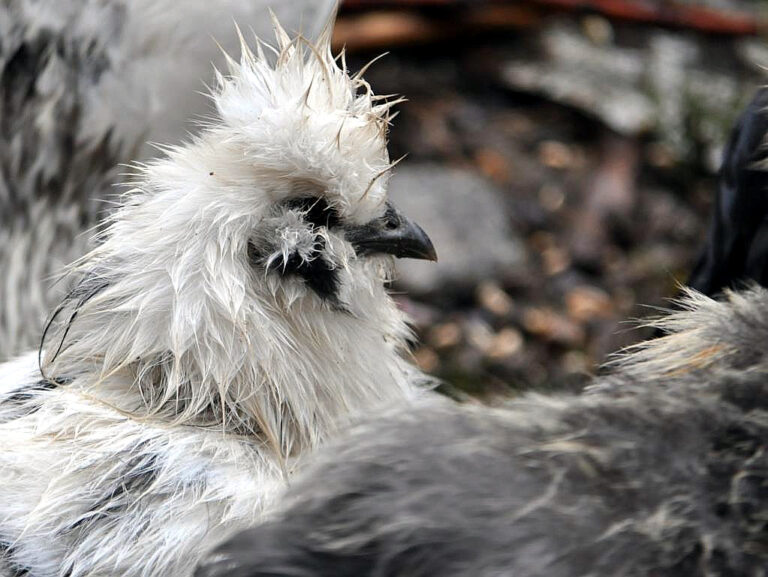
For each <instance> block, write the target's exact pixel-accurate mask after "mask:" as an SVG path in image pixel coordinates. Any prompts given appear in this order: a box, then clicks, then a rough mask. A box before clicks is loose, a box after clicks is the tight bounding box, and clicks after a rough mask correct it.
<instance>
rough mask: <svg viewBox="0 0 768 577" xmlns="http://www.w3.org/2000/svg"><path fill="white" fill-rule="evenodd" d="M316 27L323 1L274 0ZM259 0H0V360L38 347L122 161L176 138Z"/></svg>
mask: <svg viewBox="0 0 768 577" xmlns="http://www.w3.org/2000/svg"><path fill="white" fill-rule="evenodd" d="M275 4H277V5H276V6H275V10H276V11H277V14H278V16H279V17H280V18H281V19H282V22H283V23H284V24H285V25H286V26H287V27H289V28H291V29H293V28H300V27H303V28H304V30H305V31H306V33H307V35H308V36H309V35H310V34H311V33H314V32H317V30H315V28H318V29H319V27H320V26H321V25H322V23H323V22H325V20H326V17H327V14H328V13H329V12H330V10H331V8H332V6H333V4H334V1H333V0H279V2H275ZM269 5H270V2H269V1H268V0H217V1H216V2H215V3H211V2H209V1H207V0H178V1H177V0H3V1H2V2H0V270H2V271H3V278H2V280H0V360H4V359H6V358H9V356H11V355H13V354H15V353H20V352H22V351H24V350H25V349H27V348H29V347H32V346H36V345H37V343H38V342H39V339H40V333H41V330H42V327H43V324H44V320H45V317H46V315H47V313H48V312H49V311H50V309H51V307H52V305H54V304H55V303H56V302H58V300H60V298H61V297H62V296H63V295H64V294H65V293H66V290H65V288H66V287H65V286H64V284H63V283H59V284H57V285H55V286H52V285H53V283H52V280H51V279H52V277H53V276H55V275H56V274H57V273H58V272H59V271H60V268H61V267H62V266H63V265H65V264H66V263H68V262H70V261H72V260H74V259H75V258H79V257H80V256H82V255H83V254H84V253H85V252H86V250H87V247H88V241H89V239H90V236H91V235H90V233H88V232H87V231H88V230H89V229H90V228H91V227H93V226H94V225H96V223H97V220H98V214H99V213H102V212H105V209H107V208H109V207H108V205H106V204H105V203H104V202H103V201H104V199H107V198H109V197H111V196H114V188H113V185H114V184H115V183H116V182H117V181H118V180H119V177H118V173H119V172H120V171H121V169H120V168H119V166H118V165H119V164H120V163H127V162H129V161H131V160H136V159H139V160H142V159H143V160H146V159H147V158H149V157H150V156H154V155H155V153H156V151H155V150H153V149H152V148H151V147H150V146H148V145H146V144H145V143H146V141H156V142H163V143H177V142H179V141H180V140H181V138H182V137H183V136H184V135H185V130H187V129H192V128H194V126H193V125H192V124H190V123H189V121H190V119H192V118H193V117H194V115H196V114H203V113H205V112H207V110H208V107H207V103H206V98H205V96H204V95H202V94H198V92H199V91H202V90H203V88H204V84H203V83H204V81H206V82H210V80H211V79H212V78H213V77H212V70H211V62H217V63H220V64H221V63H223V58H222V57H221V53H220V51H219V49H218V48H217V47H216V44H215V43H214V42H213V41H212V37H215V38H216V39H217V40H218V41H219V42H221V44H222V45H223V46H224V47H225V48H227V49H229V50H232V49H234V48H236V46H237V35H236V34H235V31H234V26H233V24H232V22H233V20H236V21H237V22H239V23H240V25H241V26H242V27H243V28H244V29H247V28H249V27H252V28H253V29H255V30H256V31H257V32H258V33H259V34H262V35H263V34H265V33H267V32H268V31H269V29H270V26H271V25H270V22H269V14H268V10H267V6H269Z"/></svg>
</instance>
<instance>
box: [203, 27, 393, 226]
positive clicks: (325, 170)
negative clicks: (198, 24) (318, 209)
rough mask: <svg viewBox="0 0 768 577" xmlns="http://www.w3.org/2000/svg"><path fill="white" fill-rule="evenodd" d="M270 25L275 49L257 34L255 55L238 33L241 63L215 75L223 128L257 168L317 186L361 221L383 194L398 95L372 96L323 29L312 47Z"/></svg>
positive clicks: (376, 206) (370, 214)
mask: <svg viewBox="0 0 768 577" xmlns="http://www.w3.org/2000/svg"><path fill="white" fill-rule="evenodd" d="M274 25H275V33H276V37H277V47H276V48H275V47H272V46H270V45H268V44H265V43H263V42H262V41H261V40H259V39H258V38H257V39H256V41H255V42H256V43H255V46H256V50H255V52H254V51H252V50H251V48H250V47H249V46H248V45H247V44H246V42H245V40H243V39H242V36H241V58H240V61H239V62H235V61H234V60H233V59H231V58H228V63H229V75H227V76H225V75H223V74H221V73H217V79H218V86H217V88H216V90H215V92H214V94H213V98H214V101H215V104H216V108H217V111H218V114H219V116H220V118H221V120H222V121H223V123H224V127H222V130H226V131H227V132H228V134H229V138H230V139H231V141H232V142H239V144H240V145H241V146H242V148H243V154H244V155H245V156H246V157H247V158H248V159H250V161H251V162H252V163H253V165H254V166H256V167H258V169H259V170H260V171H270V170H272V171H274V172H275V174H276V175H286V174H288V175H290V177H291V178H292V179H294V180H301V179H306V181H307V184H308V185H309V186H311V185H312V184H313V183H314V184H319V185H321V186H322V187H323V188H324V190H325V196H326V199H327V200H328V201H329V202H331V203H332V204H333V205H334V206H336V207H339V208H340V209H342V210H344V211H345V212H348V213H351V214H352V215H354V216H355V217H356V218H357V219H359V220H360V221H361V222H362V221H365V220H368V219H370V218H372V217H373V216H375V213H376V212H377V210H379V208H380V207H381V205H382V203H383V201H384V196H385V194H386V179H385V178H382V177H383V176H385V175H387V173H388V172H389V170H390V169H391V168H392V166H393V164H392V163H390V161H389V156H388V153H387V148H386V146H387V130H388V126H389V122H390V120H391V118H392V116H393V115H392V114H391V110H392V107H393V106H394V105H395V104H397V103H399V102H401V101H402V100H401V99H395V100H389V101H386V100H385V99H383V98H382V97H377V96H375V95H374V94H373V92H372V91H371V87H370V85H369V84H368V83H367V82H366V81H365V80H364V79H363V78H362V73H363V72H364V71H365V69H363V70H362V71H361V72H360V73H358V74H356V75H354V76H350V75H349V73H348V71H347V66H346V61H345V58H344V53H343V52H342V53H341V54H340V56H339V57H338V58H334V57H333V55H332V53H331V42H330V37H331V27H330V26H329V27H327V28H326V30H325V31H324V32H323V33H322V35H321V36H320V39H319V40H318V42H317V44H313V43H311V42H310V41H309V40H307V39H306V38H304V37H303V36H297V37H296V38H294V39H290V38H289V37H288V35H287V34H286V32H285V31H284V30H283V28H281V26H280V24H279V23H278V22H277V21H276V20H275V21H274ZM339 64H340V65H339Z"/></svg>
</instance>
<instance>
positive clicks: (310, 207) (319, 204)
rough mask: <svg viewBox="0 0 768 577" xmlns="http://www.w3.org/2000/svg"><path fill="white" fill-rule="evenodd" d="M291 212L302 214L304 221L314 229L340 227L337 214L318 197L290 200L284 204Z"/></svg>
mask: <svg viewBox="0 0 768 577" xmlns="http://www.w3.org/2000/svg"><path fill="white" fill-rule="evenodd" d="M286 205H287V207H288V208H289V209H291V210H298V211H301V212H302V213H303V214H304V220H305V221H307V222H310V223H312V224H313V225H314V226H315V227H321V226H324V227H326V228H335V227H338V226H340V225H341V219H340V218H339V214H338V212H336V209H334V208H333V207H332V206H329V205H328V202H327V201H326V200H325V199H324V198H322V197H320V196H304V197H300V198H292V199H290V200H289V201H288V202H287V203H286Z"/></svg>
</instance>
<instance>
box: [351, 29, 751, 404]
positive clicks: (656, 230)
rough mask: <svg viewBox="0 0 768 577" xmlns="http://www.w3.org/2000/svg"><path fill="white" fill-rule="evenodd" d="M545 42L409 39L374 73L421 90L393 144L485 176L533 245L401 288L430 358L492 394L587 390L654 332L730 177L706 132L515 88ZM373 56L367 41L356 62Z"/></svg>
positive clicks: (422, 354)
mask: <svg viewBox="0 0 768 577" xmlns="http://www.w3.org/2000/svg"><path fill="white" fill-rule="evenodd" d="M530 42H532V40H531V38H530V37H528V38H526V37H525V36H524V35H513V34H509V33H495V34H489V35H485V36H480V37H478V36H475V37H472V38H471V39H461V40H452V41H451V40H449V41H442V42H432V43H428V44H425V45H421V46H408V47H405V48H400V49H395V50H394V51H392V53H391V54H389V55H388V56H386V57H385V58H383V59H382V60H381V61H379V62H377V63H376V64H375V65H373V66H372V68H371V69H370V71H369V72H368V73H367V78H368V80H369V81H370V83H371V85H372V86H373V87H374V89H375V91H376V92H377V93H399V94H404V95H406V96H407V98H408V102H407V103H404V104H402V105H400V106H399V110H400V111H401V114H400V115H399V117H398V118H397V119H396V120H395V122H394V125H393V127H392V131H391V154H392V157H393V158H397V157H399V156H401V155H403V154H406V153H407V154H408V158H407V160H406V161H405V163H411V164H418V163H420V162H431V163H439V164H440V165H443V166H450V167H462V168H468V169H470V170H473V171H476V172H478V173H480V174H482V175H484V177H485V178H486V179H488V180H489V181H490V182H492V183H493V184H494V185H495V186H496V187H497V188H498V189H499V190H500V191H502V194H503V198H504V203H505V206H506V211H507V213H506V217H507V218H508V220H509V222H510V223H511V225H512V228H513V231H514V233H515V235H516V236H517V237H519V239H520V240H521V241H522V243H523V246H524V247H525V253H526V259H525V260H526V262H525V263H524V264H521V265H519V266H516V267H514V268H512V269H510V270H503V271H499V272H498V274H495V275H492V277H490V278H488V279H486V280H483V281H481V282H477V283H470V284H462V283H454V284H453V285H451V284H448V285H445V286H441V287H440V288H439V290H434V291H431V292H427V293H424V294H408V295H399V296H398V299H399V300H400V302H401V304H402V306H403V307H404V308H406V309H407V310H408V311H409V312H410V313H411V315H412V316H413V317H414V319H415V321H416V327H415V328H416V332H417V339H416V341H415V345H414V355H415V358H416V360H417V362H418V363H419V364H420V365H421V366H422V367H423V368H424V369H426V370H427V371H429V372H430V373H432V374H434V375H437V376H439V377H441V378H443V379H445V380H446V381H447V382H448V383H449V385H448V386H447V388H448V389H449V390H454V392H455V390H456V389H460V390H463V391H465V392H469V393H470V394H473V395H478V396H481V397H483V398H485V399H489V398H493V397H494V396H496V395H508V394H510V393H513V392H516V391H520V390H525V389H532V388H534V389H546V390H551V389H562V388H569V389H578V388H579V387H581V386H583V384H584V383H585V381H586V379H587V378H588V377H587V376H588V375H589V374H590V373H593V372H594V371H596V370H597V368H598V367H599V366H600V365H601V364H602V363H604V362H605V361H606V360H607V359H608V358H609V356H610V355H611V354H612V353H615V352H616V351H618V350H619V349H621V348H622V347H624V346H627V345H629V344H631V343H633V342H636V341H638V340H641V339H644V338H647V337H648V336H649V335H650V334H651V331H649V330H648V329H642V328H638V324H639V322H641V320H642V319H645V318H647V317H649V316H652V315H655V314H658V307H666V306H668V305H669V301H668V299H669V298H671V297H673V296H674V295H675V294H676V292H677V283H683V282H684V281H685V279H686V277H687V275H688V273H689V271H690V269H691V268H692V266H693V264H694V263H695V260H696V257H697V253H698V250H699V249H700V246H701V243H702V241H703V238H704V232H705V229H706V224H707V218H708V211H709V206H710V203H711V199H712V195H713V192H714V187H715V184H716V176H715V174H713V171H712V168H711V166H708V160H707V158H705V156H706V154H704V153H703V152H702V151H701V150H697V143H696V142H693V141H692V142H690V143H689V145H690V146H689V150H691V151H692V152H691V153H690V154H689V155H687V157H685V158H680V157H679V156H678V157H675V155H674V154H673V153H672V152H670V150H669V149H668V148H666V147H665V146H664V145H663V144H660V139H659V138H657V135H656V134H654V132H653V131H652V130H651V131H647V132H645V133H644V134H626V133H624V134H622V133H620V132H617V131H615V130H613V129H612V128H610V127H608V126H607V125H606V123H605V122H603V121H602V120H601V119H600V118H598V117H597V116H596V115H591V114H590V113H589V111H586V112H585V111H584V110H583V109H579V108H578V107H574V106H568V105H565V104H563V103H561V102H556V101H555V100H553V99H552V98H549V97H547V96H545V95H536V94H533V93H531V92H528V91H522V90H516V89H514V88H510V86H509V84H508V83H505V82H504V81H503V74H502V69H503V64H504V63H505V62H506V61H508V60H509V58H510V56H514V55H515V54H520V52H521V51H525V50H526V47H527V46H529V45H530ZM372 55H375V52H371V53H369V52H366V51H360V52H358V53H354V54H352V55H351V56H350V59H349V60H350V67H351V68H352V69H355V68H356V67H359V66H361V65H362V64H363V63H364V62H365V61H366V60H368V59H369V57H371V56H372ZM736 112H737V110H733V111H732V113H733V114H735V113H736ZM724 132H725V133H727V131H724ZM722 137H723V138H724V135H722ZM709 164H710V165H711V162H709ZM437 248H438V252H440V247H439V246H438V247H437ZM395 288H396V289H397V288H398V287H397V286H396V287H395Z"/></svg>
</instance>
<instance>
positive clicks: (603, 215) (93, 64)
mask: <svg viewBox="0 0 768 577" xmlns="http://www.w3.org/2000/svg"><path fill="white" fill-rule="evenodd" d="M268 5H273V6H274V8H276V10H277V14H278V17H279V18H280V19H281V21H283V23H284V24H285V25H286V27H287V28H288V29H289V30H295V29H297V28H302V29H304V30H305V31H307V32H308V34H312V33H314V32H316V30H317V29H319V27H320V24H322V22H324V21H325V18H326V16H327V14H328V13H329V12H330V11H331V9H332V6H333V1H332V0H217V2H216V3H215V6H213V4H212V3H211V2H210V1H209V0H184V1H183V2H177V1H176V0H66V1H60V0H6V1H5V2H0V270H3V271H4V278H3V280H2V283H0V359H2V358H10V357H11V356H13V355H14V354H17V353H19V352H21V351H24V350H27V349H28V348H34V347H37V345H38V344H39V342H40V331H41V327H42V326H43V324H44V319H45V318H47V316H48V314H49V311H50V310H52V309H53V308H54V307H55V306H56V304H58V302H60V299H61V297H62V296H63V294H64V293H65V292H66V287H65V285H64V284H63V283H58V284H54V285H51V281H50V279H51V278H55V277H56V275H57V274H58V273H59V272H60V271H61V269H62V267H63V266H64V265H66V264H67V263H69V262H72V261H73V260H75V259H76V258H78V257H79V256H81V255H82V254H83V253H84V252H85V251H86V250H87V248H88V242H89V238H90V234H89V233H88V232H87V231H89V230H90V229H91V228H92V227H94V226H96V225H97V223H98V221H99V218H101V216H103V213H104V212H106V211H107V210H108V207H109V206H111V205H110V204H109V202H108V199H110V198H111V196H113V195H114V194H115V191H116V190H119V189H116V188H115V185H116V184H117V183H119V182H122V180H123V178H122V177H121V175H120V173H121V172H123V169H121V168H120V164H121V163H128V162H131V161H134V160H139V161H141V160H146V159H147V158H148V157H150V156H153V155H155V154H157V150H156V148H154V147H150V146H147V144H146V143H147V142H151V141H154V142H162V143H173V142H178V141H179V140H181V139H183V138H184V137H185V135H186V131H187V130H192V131H194V130H196V129H197V128H199V127H198V126H196V125H195V124H194V121H193V119H195V118H198V119H199V118H200V115H201V114H203V113H205V112H210V109H209V108H206V107H209V106H210V104H209V102H208V100H207V99H206V98H205V96H204V95H202V94H200V92H201V91H202V87H203V83H204V81H208V82H209V83H210V82H211V81H212V67H211V62H214V63H215V64H217V65H218V66H220V67H221V66H222V65H223V62H222V61H223V58H222V56H221V54H220V53H219V50H218V48H217V47H216V44H215V43H214V42H213V40H212V38H216V39H217V40H218V41H219V42H221V43H222V45H223V46H224V47H225V49H226V50H228V51H229V52H231V53H233V54H237V46H238V40H237V35H236V34H235V30H234V26H233V24H232V23H233V20H234V21H236V22H238V23H239V24H240V26H242V27H243V29H244V30H249V29H251V28H252V29H254V30H255V32H256V33H258V34H260V35H261V36H262V37H264V38H267V39H269V38H271V37H272V36H271V30H270V27H271V24H270V20H269V18H268V16H267V12H266V7H267V6H268ZM767 11H768V4H766V3H765V2H747V1H744V0H742V1H738V0H703V1H699V2H686V1H684V0H677V1H665V0H625V1H619V0H593V1H589V0H532V1H527V2H524V1H517V2H513V1H510V0H346V1H344V2H343V3H342V6H341V11H340V16H339V20H338V23H337V26H336V29H335V36H334V44H335V49H336V50H340V49H341V48H342V47H346V50H347V60H348V63H349V66H350V68H351V69H352V70H359V69H360V68H362V67H363V66H365V65H366V64H367V63H368V62H369V61H371V60H372V59H375V58H377V57H378V56H380V55H381V54H382V53H384V52H388V54H387V55H386V56H385V57H383V58H381V59H379V60H377V61H376V62H374V63H373V64H372V65H371V67H370V69H369V70H368V71H367V73H366V78H367V79H368V80H369V82H370V84H371V85H372V86H373V89H374V90H375V91H376V92H377V93H378V94H393V93H395V94H403V95H405V96H406V97H407V98H408V101H407V102H405V103H402V104H400V105H399V107H398V109H399V111H400V116H399V117H398V118H397V119H396V120H395V122H394V124H393V126H392V130H391V155H392V158H399V157H400V156H402V155H404V154H407V155H408V156H407V158H406V159H405V160H404V161H403V162H402V163H401V164H400V165H398V167H397V168H396V170H395V175H394V177H393V179H392V181H391V187H390V188H391V195H392V196H393V197H394V198H395V200H396V201H397V203H398V204H399V205H401V208H403V209H404V210H405V211H406V212H407V213H408V214H409V215H411V216H412V217H414V218H415V219H416V220H417V221H418V222H420V223H421V224H422V225H423V226H424V228H425V229H426V230H427V232H428V233H429V234H430V235H431V237H432V238H433V240H434V243H435V246H436V247H437V250H438V253H439V255H440V262H439V263H437V264H433V263H425V262H407V261H405V262H401V263H400V264H401V265H402V266H401V267H400V274H399V280H398V281H397V283H396V285H395V286H394V290H395V291H396V293H397V298H398V300H399V302H400V304H401V305H402V307H403V308H404V309H406V310H407V311H408V312H409V313H410V314H411V316H412V317H413V319H414V320H415V323H416V324H415V329H416V333H417V334H416V338H415V339H414V356H415V360H416V362H418V364H419V365H421V367H422V368H423V369H424V370H426V371H428V372H430V373H432V374H434V375H436V376H438V377H441V378H443V379H445V380H446V381H447V382H450V383H451V384H452V386H453V387H455V389H454V390H453V392H460V391H464V392H467V393H470V394H472V395H476V396H479V397H482V398H484V399H485V400H492V399H493V398H494V397H495V396H497V395H507V394H509V393H512V392H516V391H520V390H525V389H530V388H536V389H557V388H570V389H578V388H580V387H581V386H582V385H583V384H584V382H585V380H586V378H587V375H589V374H590V373H592V372H594V371H596V370H597V368H598V367H599V366H600V364H601V363H603V362H604V361H605V360H606V358H607V357H608V356H609V355H610V354H611V353H613V352H615V351H617V350H619V349H620V348H622V347H623V346H626V345H629V344H631V343H633V342H637V341H639V340H641V339H644V338H647V337H648V336H649V332H648V331H647V330H642V329H637V328H636V327H637V325H638V323H637V321H633V320H632V319H643V318H647V317H648V316H650V315H653V314H658V311H657V308H658V307H666V306H669V300H668V299H669V298H671V297H673V296H674V295H675V294H676V292H677V285H678V283H684V282H685V280H686V278H687V276H688V274H689V272H690V270H691V268H692V267H693V265H694V263H695V261H696V257H697V253H698V251H699V249H700V247H701V245H702V242H703V239H704V232H705V229H706V226H707V220H708V214H709V211H710V206H711V203H712V199H713V196H714V191H715V183H716V173H717V169H718V166H719V163H720V157H721V153H722V149H723V145H724V142H725V140H726V138H727V135H728V132H729V130H730V126H731V124H732V122H733V120H734V118H735V116H736V115H737V114H738V113H739V111H740V110H741V109H742V108H743V106H744V105H745V103H746V102H747V101H748V100H750V98H751V96H752V94H753V92H754V90H755V88H756V87H757V86H759V85H761V84H763V83H764V82H765V80H764V79H765V76H766V73H765V66H767V65H768V48H767V47H766V45H765V43H764V39H763V38H762V35H763V34H762V32H763V31H764V30H765V29H766V27H765V23H766V18H767V17H768V16H767V15H766V14H768V12H767ZM105 201H107V202H105Z"/></svg>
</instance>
